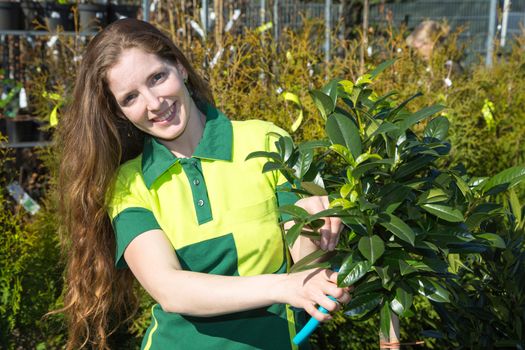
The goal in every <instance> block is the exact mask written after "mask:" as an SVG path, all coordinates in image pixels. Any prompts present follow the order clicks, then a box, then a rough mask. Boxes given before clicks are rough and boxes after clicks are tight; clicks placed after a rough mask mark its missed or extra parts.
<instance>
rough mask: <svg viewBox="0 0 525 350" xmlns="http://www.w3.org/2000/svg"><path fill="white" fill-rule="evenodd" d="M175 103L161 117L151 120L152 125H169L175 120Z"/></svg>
mask: <svg viewBox="0 0 525 350" xmlns="http://www.w3.org/2000/svg"><path fill="white" fill-rule="evenodd" d="M176 112H177V102H174V103H173V104H172V105H171V107H170V108H169V109H168V110H167V111H166V112H164V113H163V114H162V115H161V116H159V117H156V118H153V119H151V121H152V122H153V123H169V122H170V121H172V120H173V118H175V115H176V114H177V113H176Z"/></svg>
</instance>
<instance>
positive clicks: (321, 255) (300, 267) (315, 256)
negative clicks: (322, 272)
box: [290, 249, 334, 273]
mask: <svg viewBox="0 0 525 350" xmlns="http://www.w3.org/2000/svg"><path fill="white" fill-rule="evenodd" d="M331 255H334V252H328V251H325V250H322V249H319V250H316V251H314V252H313V253H310V254H308V255H307V256H305V257H304V258H302V259H301V260H299V261H298V262H296V263H295V264H293V265H292V268H291V269H290V273H293V272H299V271H304V270H308V269H310V268H311V263H312V262H314V261H316V260H324V259H325V258H327V257H329V256H331Z"/></svg>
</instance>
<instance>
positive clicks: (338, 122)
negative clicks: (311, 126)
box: [326, 113, 362, 159]
mask: <svg viewBox="0 0 525 350" xmlns="http://www.w3.org/2000/svg"><path fill="white" fill-rule="evenodd" d="M326 134H327V135H328V137H329V138H330V140H331V141H332V143H333V144H338V145H343V146H345V147H346V148H347V149H348V150H349V151H350V152H351V153H352V156H353V158H354V159H356V158H357V157H358V156H359V155H361V152H362V151H361V138H360V136H359V130H358V129H357V126H356V125H355V123H354V122H353V121H352V120H351V119H350V118H349V117H347V116H345V115H343V114H339V113H334V114H332V115H331V116H330V117H328V120H327V121H326Z"/></svg>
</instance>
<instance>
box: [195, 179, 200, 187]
mask: <svg viewBox="0 0 525 350" xmlns="http://www.w3.org/2000/svg"><path fill="white" fill-rule="evenodd" d="M200 183H201V182H200V181H199V179H195V180H193V184H194V185H195V186H199V184H200Z"/></svg>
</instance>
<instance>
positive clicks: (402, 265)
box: [399, 260, 417, 276]
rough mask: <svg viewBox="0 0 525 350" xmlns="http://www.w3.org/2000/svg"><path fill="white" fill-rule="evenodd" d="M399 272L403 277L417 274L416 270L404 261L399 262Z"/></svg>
mask: <svg viewBox="0 0 525 350" xmlns="http://www.w3.org/2000/svg"><path fill="white" fill-rule="evenodd" d="M399 271H400V272H401V276H406V275H408V274H411V273H414V272H417V270H416V269H415V268H413V267H412V266H410V265H409V264H407V263H406V262H404V261H403V260H399Z"/></svg>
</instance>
